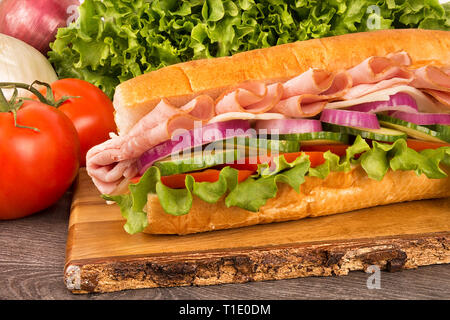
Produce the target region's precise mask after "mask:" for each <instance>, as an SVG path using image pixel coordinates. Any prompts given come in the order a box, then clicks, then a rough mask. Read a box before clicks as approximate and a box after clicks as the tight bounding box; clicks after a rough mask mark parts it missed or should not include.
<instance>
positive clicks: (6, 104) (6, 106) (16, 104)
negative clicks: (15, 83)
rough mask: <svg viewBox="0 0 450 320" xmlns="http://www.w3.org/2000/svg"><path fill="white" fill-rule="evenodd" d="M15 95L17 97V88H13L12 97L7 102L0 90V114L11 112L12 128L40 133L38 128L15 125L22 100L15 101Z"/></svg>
mask: <svg viewBox="0 0 450 320" xmlns="http://www.w3.org/2000/svg"><path fill="white" fill-rule="evenodd" d="M17 95H18V91H17V88H16V87H14V92H13V95H12V96H11V99H10V100H9V101H8V100H6V97H5V95H4V94H3V90H2V89H0V112H11V113H12V114H13V118H14V126H15V127H16V128H23V129H30V130H33V131H35V132H40V131H39V129H38V128H33V127H28V126H22V125H20V124H18V123H17V110H19V109H20V107H21V106H22V105H23V100H22V99H19V100H17Z"/></svg>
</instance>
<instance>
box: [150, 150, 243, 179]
mask: <svg viewBox="0 0 450 320" xmlns="http://www.w3.org/2000/svg"><path fill="white" fill-rule="evenodd" d="M239 158H240V152H239V150H224V151H220V150H219V151H211V152H201V153H196V154H190V155H187V156H182V155H181V156H174V155H172V156H170V157H168V158H165V159H163V160H160V161H157V162H155V163H154V164H153V165H154V166H156V167H158V168H159V170H160V172H161V175H162V176H170V175H173V174H178V173H186V172H191V171H198V170H202V169H206V168H210V167H214V166H217V165H220V164H225V163H233V162H235V161H237V160H238V159H239Z"/></svg>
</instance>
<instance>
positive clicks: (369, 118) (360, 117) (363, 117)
mask: <svg viewBox="0 0 450 320" xmlns="http://www.w3.org/2000/svg"><path fill="white" fill-rule="evenodd" d="M320 121H322V122H327V123H332V124H337V125H340V126H348V127H358V128H366V129H380V124H379V123H378V119H377V116H376V115H375V114H373V113H366V112H359V111H349V110H337V109H325V110H323V111H322V115H321V117H320Z"/></svg>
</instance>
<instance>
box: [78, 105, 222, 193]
mask: <svg viewBox="0 0 450 320" xmlns="http://www.w3.org/2000/svg"><path fill="white" fill-rule="evenodd" d="M213 116H214V101H213V99H212V98H211V97H209V96H199V97H197V98H195V99H193V100H192V101H191V102H189V103H188V104H186V105H184V106H182V107H181V108H176V107H174V106H172V105H171V104H170V103H168V102H167V101H166V100H164V99H163V100H161V102H160V103H159V104H158V105H157V106H156V107H155V108H154V109H153V110H152V111H151V112H149V113H148V114H147V115H146V116H145V117H143V118H142V119H141V120H140V121H139V122H138V123H137V124H136V125H135V126H134V127H133V129H132V130H130V132H129V133H128V134H127V135H125V136H116V137H113V138H112V139H110V140H107V141H105V142H104V143H102V144H99V145H97V146H95V147H93V148H92V149H90V150H89V151H88V153H87V155H86V161H87V165H86V169H87V172H88V174H89V175H90V176H91V177H92V180H93V182H94V184H95V185H96V187H97V188H98V189H99V190H100V192H102V193H106V194H111V193H112V192H113V191H114V190H115V189H116V188H117V186H118V185H119V184H120V183H121V182H122V180H123V179H130V178H133V177H134V176H135V175H136V174H137V173H138V171H139V170H138V166H137V163H136V159H137V158H138V157H139V156H141V155H142V154H143V153H144V152H145V151H147V150H149V149H150V148H152V147H154V146H156V145H157V144H159V143H161V142H163V141H166V140H169V139H170V138H171V136H172V134H173V133H174V132H175V131H176V130H179V129H185V130H190V129H193V128H194V123H195V121H202V122H207V121H208V120H209V119H211V118H212V117H213Z"/></svg>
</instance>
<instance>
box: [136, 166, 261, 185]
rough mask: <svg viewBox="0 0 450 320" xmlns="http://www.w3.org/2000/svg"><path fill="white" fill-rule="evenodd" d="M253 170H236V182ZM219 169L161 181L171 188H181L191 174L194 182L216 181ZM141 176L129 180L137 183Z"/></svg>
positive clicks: (175, 175) (181, 175)
mask: <svg viewBox="0 0 450 320" xmlns="http://www.w3.org/2000/svg"><path fill="white" fill-rule="evenodd" d="M253 172H254V171H251V170H239V172H238V182H242V181H244V180H246V179H247V178H248V177H250V176H251V175H252V174H253ZM219 174H220V170H216V169H208V170H205V171H198V172H190V173H180V174H174V175H171V176H164V177H161V182H162V183H163V184H164V185H165V186H167V187H169V188H172V189H183V188H185V187H186V185H185V179H186V176H187V175H190V176H192V177H193V178H194V179H195V181H196V182H216V181H218V180H219ZM140 179H141V177H135V178H133V179H131V180H130V182H131V183H137V182H139V180H140Z"/></svg>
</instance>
